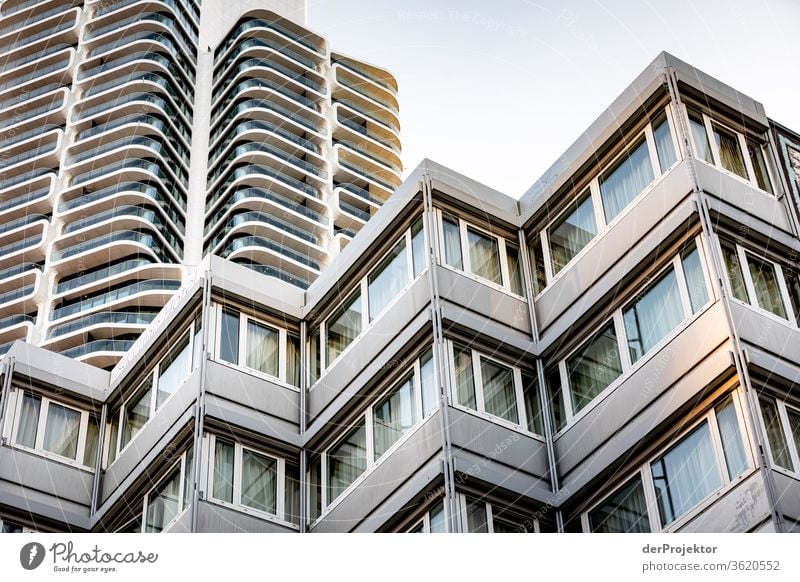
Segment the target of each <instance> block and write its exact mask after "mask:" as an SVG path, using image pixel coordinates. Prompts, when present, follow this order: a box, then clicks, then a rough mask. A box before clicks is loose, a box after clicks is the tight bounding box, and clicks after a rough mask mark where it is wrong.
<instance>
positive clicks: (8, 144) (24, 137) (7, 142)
mask: <svg viewBox="0 0 800 582" xmlns="http://www.w3.org/2000/svg"><path fill="white" fill-rule="evenodd" d="M60 131H61V127H60V126H58V125H54V124H52V123H51V124H49V125H41V126H39V127H34V128H32V129H29V130H27V131H23V132H22V133H15V134H14V135H13V136H11V137H9V138H7V139H4V140H1V141H0V150H4V149H6V148H12V147H13V146H15V145H18V144H22V143H23V142H26V141H28V140H33V139H35V138H40V139H41V137H42V136H43V135H44V134H46V133H49V132H60Z"/></svg>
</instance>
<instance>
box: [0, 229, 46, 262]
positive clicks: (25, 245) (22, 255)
mask: <svg viewBox="0 0 800 582" xmlns="http://www.w3.org/2000/svg"><path fill="white" fill-rule="evenodd" d="M33 225H36V226H38V227H39V228H41V231H40V232H38V233H33V232H29V231H28V227H30V226H32V225H27V226H26V228H25V230H23V231H19V232H17V233H15V235H14V236H11V235H9V236H8V237H7V238H8V239H10V242H9V241H3V242H2V243H0V269H6V268H9V267H12V266H14V265H16V264H18V263H20V262H21V261H22V260H25V261H35V262H38V261H43V260H44V256H45V253H44V251H45V249H44V248H43V245H42V243H43V242H44V239H45V234H46V230H47V225H48V223H47V221H42V220H37V221H36V222H34V223H33ZM31 230H33V229H31ZM15 239H16V240H15ZM20 239H21V240H20Z"/></svg>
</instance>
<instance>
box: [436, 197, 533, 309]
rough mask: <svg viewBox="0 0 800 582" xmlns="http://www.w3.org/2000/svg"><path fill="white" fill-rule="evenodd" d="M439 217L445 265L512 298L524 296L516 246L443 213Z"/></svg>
mask: <svg viewBox="0 0 800 582" xmlns="http://www.w3.org/2000/svg"><path fill="white" fill-rule="evenodd" d="M440 214H441V223H442V248H441V254H442V257H443V260H444V263H445V264H446V265H449V266H450V267H453V268H454V269H458V270H459V271H464V272H467V273H471V274H473V275H475V276H476V277H480V278H481V279H484V280H485V281H489V282H491V283H494V284H495V285H498V286H500V287H504V288H505V289H508V290H509V291H511V292H512V293H514V294H516V295H524V291H523V287H524V286H523V282H522V281H523V279H522V266H521V264H520V260H519V248H518V247H517V246H516V245H514V244H512V243H510V242H508V241H506V239H505V238H503V237H500V236H497V235H494V234H492V233H490V232H487V231H484V230H482V229H480V228H477V227H475V226H473V225H470V224H468V223H467V222H465V221H463V220H461V219H460V218H457V217H456V216H453V215H451V214H448V213H447V212H441V213H440Z"/></svg>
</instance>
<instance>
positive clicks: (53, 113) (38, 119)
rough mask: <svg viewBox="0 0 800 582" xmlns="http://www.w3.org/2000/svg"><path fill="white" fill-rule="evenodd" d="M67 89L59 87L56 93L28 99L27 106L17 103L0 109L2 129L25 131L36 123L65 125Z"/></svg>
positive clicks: (0, 127) (9, 131)
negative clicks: (14, 105) (8, 107)
mask: <svg viewBox="0 0 800 582" xmlns="http://www.w3.org/2000/svg"><path fill="white" fill-rule="evenodd" d="M67 97H68V92H67V89H58V90H57V91H55V92H54V93H46V94H45V95H42V96H40V97H38V98H37V99H36V100H31V101H26V102H25V106H24V107H23V106H20V105H17V106H16V107H13V108H10V109H4V110H3V111H0V131H2V132H6V133H11V130H12V129H13V130H14V132H15V133H16V132H24V131H26V128H28V127H29V126H32V125H34V124H36V125H38V126H42V125H59V126H61V125H63V124H64V123H65V122H66V113H67Z"/></svg>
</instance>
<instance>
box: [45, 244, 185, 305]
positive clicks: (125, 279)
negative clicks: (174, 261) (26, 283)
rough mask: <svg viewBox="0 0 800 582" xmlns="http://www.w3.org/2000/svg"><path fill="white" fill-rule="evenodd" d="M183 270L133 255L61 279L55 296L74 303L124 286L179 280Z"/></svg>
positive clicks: (54, 291)
mask: <svg viewBox="0 0 800 582" xmlns="http://www.w3.org/2000/svg"><path fill="white" fill-rule="evenodd" d="M180 277H181V267H180V266H179V265H170V264H164V263H158V262H156V260H155V259H154V258H153V257H151V256H147V255H143V254H133V255H129V256H127V257H126V258H123V259H119V260H116V261H112V262H106V263H101V264H100V265H99V266H97V267H94V268H92V269H85V270H81V271H78V272H77V273H73V274H71V275H66V276H64V277H61V279H59V280H58V282H57V283H55V285H54V287H53V296H54V298H57V299H59V300H61V301H66V300H69V299H74V298H76V297H79V296H81V295H85V294H87V293H92V292H96V291H100V290H104V289H108V288H109V287H111V286H119V285H121V284H122V283H130V282H134V281H142V280H146V279H178V278H180Z"/></svg>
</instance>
